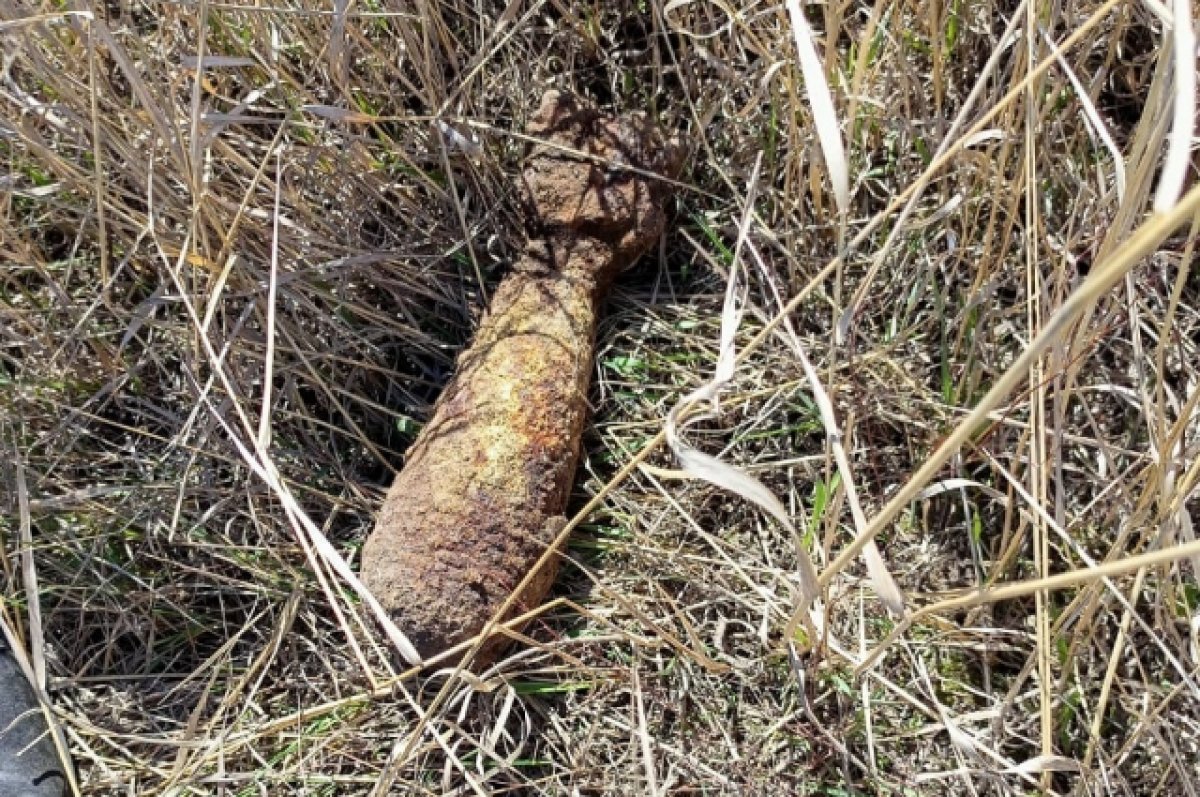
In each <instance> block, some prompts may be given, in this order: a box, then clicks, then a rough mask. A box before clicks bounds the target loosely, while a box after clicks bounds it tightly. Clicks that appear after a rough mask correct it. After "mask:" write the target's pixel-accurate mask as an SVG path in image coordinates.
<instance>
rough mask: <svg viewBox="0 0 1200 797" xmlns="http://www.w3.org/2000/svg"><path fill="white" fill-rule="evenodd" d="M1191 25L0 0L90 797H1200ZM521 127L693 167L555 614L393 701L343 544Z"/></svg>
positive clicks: (61, 717)
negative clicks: (633, 136)
mask: <svg viewBox="0 0 1200 797" xmlns="http://www.w3.org/2000/svg"><path fill="white" fill-rule="evenodd" d="M1192 13H1193V11H1192V9H1191V4H1190V3H1189V2H1183V0H1172V2H1169V3H1168V2H1160V0H1109V1H1108V2H1104V3H1100V2H1095V1H1094V0H1081V1H1080V2H1061V3H1057V4H1031V3H1028V2H1005V3H987V2H967V1H966V0H961V1H960V0H954V1H953V2H945V3H942V2H927V1H926V0H912V2H907V3H894V2H883V1H882V0H880V1H879V2H826V3H821V4H818V3H807V4H804V5H801V4H800V3H799V2H796V0H787V2H784V3H782V4H779V3H741V4H731V3H723V2H714V3H702V2H680V1H678V0H675V1H673V2H665V1H664V0H648V1H647V2H624V1H621V2H613V3H593V4H581V3H563V2H559V1H558V0H529V2H511V3H486V2H479V3H463V2H459V1H458V0H446V2H443V3H440V4H431V3H405V2H399V0H383V1H382V2H377V1H376V0H370V1H369V2H360V3H348V2H335V3H325V4H319V3H313V2H308V0H299V1H293V0H287V2H283V3H275V4H265V5H264V4H251V3H247V2H211V1H209V0H199V1H198V2H192V0H180V1H178V2H174V1H172V2H155V3H150V2H131V1H130V0H113V2H109V3H104V4H94V5H87V4H84V3H82V2H79V1H78V0H68V1H67V2H62V3H36V2H30V1H29V0H20V1H19V2H18V1H16V0H0V163H2V164H3V167H2V168H0V263H2V265H0V447H3V450H4V453H3V456H2V457H0V487H2V489H0V551H2V555H0V589H2V592H0V594H2V596H3V603H2V604H0V621H2V622H3V624H4V629H3V630H4V631H5V633H6V634H8V633H9V632H11V635H12V638H14V639H16V640H18V641H19V642H20V644H21V646H22V647H23V650H24V651H26V652H27V654H28V664H29V667H28V670H29V672H30V673H31V674H32V676H33V680H34V681H35V682H37V685H38V686H39V687H44V693H45V694H46V695H47V696H48V697H49V700H50V703H51V705H52V706H53V711H52V714H51V716H52V717H53V719H54V721H55V728H54V730H55V732H56V733H60V734H61V737H60V738H61V739H62V741H63V742H64V743H65V745H66V747H68V748H69V750H70V753H71V755H72V757H73V760H74V763H75V766H76V768H77V776H78V789H79V791H80V793H84V794H89V795H106V794H112V795H117V794H121V795H127V794H139V795H208V794H213V795H217V794H221V795H247V796H248V795H256V794H264V793H265V794H328V795H334V794H338V795H341V794H374V795H384V794H427V795H442V794H464V795H467V794H506V793H511V794H546V795H558V794H581V795H585V794H586V795H601V794H611V795H624V794H653V795H675V794H679V795H684V794H714V795H715V794H780V793H786V794H824V795H851V794H853V795H859V794H864V795H865V794H920V795H925V794H975V793H978V794H1027V793H1037V792H1045V793H1054V794H1079V795H1084V794H1137V795H1152V794H1163V795H1177V794H1189V793H1193V792H1195V791H1197V790H1200V783H1198V782H1197V780H1198V779H1197V775H1196V773H1197V772H1198V771H1200V586H1198V584H1197V565H1198V564H1200V543H1197V541H1196V539H1195V535H1194V526H1195V524H1196V521H1197V517H1196V515H1197V498H1196V492H1197V485H1198V483H1200V428H1198V427H1200V423H1198V421H1197V418H1198V413H1197V404H1198V403H1200V369H1198V367H1197V363H1200V356H1198V353H1197V347H1198V345H1200V343H1198V341H1200V277H1197V275H1196V274H1194V273H1193V272H1192V271H1191V267H1192V265H1193V256H1194V247H1195V241H1196V238H1197V235H1198V234H1200V216H1197V212H1198V209H1200V188H1197V187H1196V181H1195V166H1194V163H1193V156H1192V153H1191V143H1192V136H1193V133H1194V131H1193V129H1192V127H1193V123H1194V120H1195V110H1196V109H1195V94H1196V81H1195V58H1194V57H1193V54H1194V53H1195V52H1196V40H1195V37H1194V35H1193V25H1192V20H1191V16H1192ZM550 89H557V90H561V91H565V92H571V93H572V94H575V95H578V96H580V97H583V98H585V99H586V101H587V102H588V103H589V104H590V105H592V106H594V107H596V108H599V109H601V110H602V111H603V112H604V113H605V114H612V115H614V116H615V115H620V114H624V113H627V112H630V111H639V112H643V113H644V114H645V118H646V119H647V120H648V123H649V122H652V123H654V124H655V125H656V126H657V127H658V128H659V129H662V130H670V131H672V133H678V135H679V136H680V139H681V140H682V142H683V143H684V145H685V146H686V147H687V149H688V151H689V157H688V159H687V163H686V166H685V168H684V171H683V172H682V173H681V174H680V175H679V177H678V178H677V183H676V184H675V185H674V188H673V192H674V197H675V198H674V200H673V204H672V205H671V206H669V210H668V212H669V214H670V215H671V222H670V223H669V224H668V225H667V232H666V234H665V235H664V236H663V238H662V239H661V242H659V243H658V244H657V245H652V246H651V247H650V250H649V252H648V253H647V254H646V255H645V256H643V257H642V259H641V261H640V262H639V264H638V265H637V266H635V267H634V268H632V269H630V270H629V271H628V272H626V273H625V274H623V275H622V276H621V279H620V280H617V282H616V284H615V285H614V286H613V289H612V293H611V294H610V295H609V298H608V302H607V305H606V307H607V309H606V310H605V313H604V315H603V318H602V320H600V321H599V323H598V325H597V327H596V337H595V344H594V352H595V360H594V363H593V365H592V366H591V368H590V371H589V372H588V376H590V379H588V378H585V376H584V375H582V374H580V373H579V372H578V371H574V372H573V373H574V376H573V378H574V379H576V380H578V381H577V384H583V383H584V382H588V381H590V383H591V385H590V388H589V390H588V393H587V397H586V399H587V408H586V409H587V414H588V415H589V416H590V418H591V419H592V421H591V422H590V423H588V424H587V425H586V427H585V430H584V433H583V438H582V442H581V444H580V454H579V457H580V458H579V461H578V465H577V467H576V468H575V477H574V480H573V481H572V482H571V486H570V490H571V492H570V494H569V496H563V498H565V500H566V501H567V510H566V517H567V523H566V524H565V526H564V527H563V528H562V529H561V530H560V531H559V533H558V536H557V538H556V540H557V541H558V542H559V543H561V545H562V547H561V549H560V559H561V567H560V571H559V573H558V577H557V579H556V580H555V582H554V584H553V586H552V588H551V592H550V593H549V595H548V596H547V598H546V600H545V601H542V602H540V604H539V605H534V602H532V601H526V602H525V604H524V605H522V606H518V605H517V601H515V600H514V601H512V602H511V603H510V604H509V605H510V606H514V607H517V608H516V611H517V612H518V616H516V617H514V618H508V616H507V615H506V614H503V613H500V612H498V611H497V610H496V609H495V608H494V603H495V599H496V598H497V597H499V596H504V597H503V598H502V599H501V600H502V602H503V601H507V600H508V597H509V595H508V593H507V592H506V590H508V589H509V588H510V587H511V586H515V585H508V584H499V583H496V584H489V585H488V587H487V591H488V595H489V597H488V599H487V601H486V603H487V605H488V606H489V607H493V608H492V609H488V610H489V611H492V616H491V617H489V618H488V621H487V622H488V624H489V625H492V626H494V625H497V624H499V625H503V626H504V628H505V633H507V635H508V636H509V637H517V638H519V640H520V644H516V645H512V646H509V647H508V648H506V650H505V651H504V653H503V654H502V655H499V656H496V657H494V660H491V661H484V660H482V659H479V660H476V659H475V658H474V654H477V653H478V652H479V651H478V650H476V649H477V648H478V647H479V645H478V643H479V641H480V640H479V638H478V637H477V636H475V637H472V636H470V634H471V633H473V632H472V631H470V630H467V631H466V638H465V639H461V640H459V638H458V637H455V638H454V639H448V640H447V641H448V642H454V641H458V644H456V645H453V646H452V647H451V648H450V649H449V650H448V651H446V652H444V653H443V654H441V656H440V657H435V658H433V659H432V660H431V661H430V662H428V664H429V666H427V667H424V668H421V669H417V668H412V669H410V670H403V669H402V668H401V667H400V666H399V665H398V664H397V661H398V658H397V656H396V654H397V652H398V650H397V648H398V647H399V646H401V644H402V642H403V639H402V637H403V635H404V629H403V628H401V627H400V625H396V626H394V627H392V628H389V627H388V626H387V625H384V624H381V623H380V618H381V616H386V612H380V611H378V609H379V606H378V604H373V603H372V601H373V597H374V596H372V593H370V592H369V591H368V590H365V589H363V586H362V584H361V583H359V581H358V577H357V574H358V573H359V572H361V571H362V568H363V566H364V561H363V555H364V551H363V544H364V540H365V539H366V538H367V537H368V534H369V532H370V531H371V529H372V526H373V520H374V517H375V514H376V513H377V512H378V511H379V509H380V507H381V506H382V505H383V502H384V498H385V494H386V491H387V488H388V485H390V484H391V483H392V482H393V480H394V479H395V478H396V474H397V473H398V472H400V471H401V468H402V466H403V465H404V464H405V462H406V458H408V457H410V456H413V457H415V456H417V455H418V453H419V450H420V449H419V447H418V448H414V446H413V444H414V441H415V440H417V439H419V438H420V437H421V435H422V430H423V429H424V428H426V426H427V425H428V424H429V423H430V422H431V421H433V422H434V423H436V422H437V417H438V416H437V413H436V411H435V402H436V401H437V398H438V396H439V395H441V393H442V392H443V391H444V389H445V388H446V387H447V385H448V384H449V383H450V381H451V377H452V373H453V370H454V367H455V363H456V360H457V358H458V357H459V356H460V355H461V354H462V353H463V352H464V351H465V350H466V349H467V347H468V345H469V341H471V340H472V339H473V337H474V336H475V334H476V333H477V331H479V330H480V329H484V330H486V328H487V324H488V321H487V320H486V316H485V314H484V311H485V308H486V307H488V305H489V302H491V301H493V300H495V299H496V298H500V297H502V296H503V292H504V290H505V289H504V288H503V285H504V277H505V275H507V274H511V273H513V272H514V267H515V266H516V265H519V264H520V263H521V262H522V255H523V253H525V251H526V242H527V236H526V229H525V227H524V220H525V219H526V218H528V216H527V213H526V209H525V208H524V207H523V205H524V204H525V198H524V197H523V196H522V192H521V191H520V190H519V189H518V188H516V187H515V186H516V185H517V180H515V179H514V178H516V177H518V176H519V175H520V173H521V170H522V166H523V164H525V163H526V160H525V158H526V157H527V154H528V152H529V149H530V147H531V146H533V147H536V146H537V144H538V141H537V139H538V138H539V134H538V133H536V132H534V134H533V135H532V136H527V135H526V134H525V133H524V132H522V131H525V130H527V129H529V124H530V122H531V121H533V117H534V115H535V113H536V111H537V108H538V98H539V97H540V96H542V94H543V92H544V91H546V90H550ZM534 130H535V131H536V128H534ZM541 137H543V138H544V136H541ZM518 270H519V269H518ZM573 367H578V364H577V363H576V364H574V365H573ZM571 406H572V408H571V409H570V411H569V412H580V411H581V410H580V406H581V405H574V404H573V405H571ZM567 414H569V413H567ZM572 417H573V416H572ZM558 420H560V421H566V420H568V419H566V418H560V419H558ZM564 483H565V482H564ZM440 487H441V485H439V484H437V483H432V484H430V485H429V486H428V490H429V491H430V492H431V493H432V492H433V491H434V490H436V489H440ZM556 489H558V488H556ZM562 490H563V491H565V490H566V488H565V487H563V488H562ZM368 572H369V569H368ZM368 580H370V579H368ZM379 597H382V596H379ZM423 609H425V610H431V609H433V607H432V606H430V607H423ZM397 617H400V615H399V614H398V615H397ZM402 623H403V620H401V624H402ZM6 638H7V637H6ZM472 651H474V653H472ZM485 658H486V657H485ZM472 661H475V663H476V664H478V665H482V666H476V667H475V668H474V669H472V668H471V667H470V666H468V665H470V664H471V662H472ZM0 730H2V729H0Z"/></svg>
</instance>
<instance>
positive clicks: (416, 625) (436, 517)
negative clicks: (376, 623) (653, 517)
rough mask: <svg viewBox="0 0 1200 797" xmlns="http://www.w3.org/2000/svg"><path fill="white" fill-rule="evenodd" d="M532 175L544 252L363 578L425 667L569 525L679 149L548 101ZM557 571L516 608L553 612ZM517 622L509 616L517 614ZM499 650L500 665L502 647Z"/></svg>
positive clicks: (407, 474)
mask: <svg viewBox="0 0 1200 797" xmlns="http://www.w3.org/2000/svg"><path fill="white" fill-rule="evenodd" d="M528 132H529V134H530V135H531V136H534V137H536V138H538V139H539V140H540V141H541V142H542V143H540V144H538V145H536V146H535V148H534V151H533V152H532V153H531V154H530V157H529V159H528V160H527V163H526V166H525V168H524V170H523V172H522V177H521V179H522V185H521V191H522V197H523V199H524V204H525V206H526V211H527V212H526V224H527V232H528V241H527V244H526V246H525V250H524V252H523V254H522V256H521V258H520V260H519V261H518V262H517V263H516V264H515V265H514V267H513V269H512V271H511V273H510V274H509V275H508V276H507V277H505V279H504V280H503V281H502V282H501V284H500V286H499V288H498V289H497V291H496V294H495V296H494V297H493V299H492V304H491V307H490V310H489V313H488V315H487V317H486V318H485V319H484V320H483V322H482V324H481V325H480V327H479V330H478V332H477V333H476V336H475V340H474V342H473V343H472V345H471V346H470V348H469V349H467V350H466V351H465V352H464V353H463V354H462V355H461V357H460V358H459V361H458V366H457V369H456V371H455V376H454V377H453V379H452V380H451V382H450V384H449V385H448V386H447V387H446V389H445V391H444V393H443V394H442V397H441V399H440V400H439V401H438V403H437V406H436V407H435V409H434V413H433V418H432V419H431V420H430V421H429V423H428V424H427V425H426V426H425V427H424V429H422V431H421V434H420V435H419V436H418V438H417V440H416V442H415V443H414V444H413V446H412V449H411V451H410V453H409V457H408V461H407V463H406V465H405V467H404V469H403V471H401V473H400V474H399V476H397V478H396V481H395V483H394V484H393V485H392V488H391V490H390V491H389V493H388V496H387V499H386V500H385V502H384V505H383V508H382V509H381V510H380V513H379V517H378V520H377V523H376V526H375V530H374V532H373V533H372V534H371V536H370V537H369V538H368V539H367V542H366V545H365V547H364V548H363V566H362V575H363V580H364V581H365V582H366V584H367V585H368V586H369V587H370V588H371V590H372V592H373V593H374V594H375V596H376V597H377V598H378V599H379V601H380V602H381V603H382V604H383V606H384V607H385V608H386V609H387V610H388V612H389V613H390V614H391V616H392V617H393V618H394V619H395V620H396V622H397V624H398V625H399V626H400V628H401V629H402V630H403V631H404V632H405V633H406V634H408V635H409V638H410V639H411V640H412V641H413V643H414V644H415V645H416V647H417V649H418V650H419V651H420V653H421V655H422V656H426V657H428V656H430V655H433V654H436V653H438V652H440V651H442V650H445V649H446V648H448V647H450V646H452V645H454V644H456V643H458V642H460V641H462V640H464V639H468V638H470V637H472V636H474V635H475V634H477V633H479V632H480V631H481V630H482V629H483V627H484V625H485V624H486V623H487V621H488V619H490V618H491V616H492V615H493V614H494V613H495V612H496V611H498V610H499V608H500V607H501V605H502V604H503V603H504V601H505V600H506V599H507V598H508V596H509V595H510V593H511V592H512V590H513V589H514V588H515V587H516V586H517V584H518V582H520V580H521V579H522V578H523V577H524V576H525V575H526V573H527V572H528V571H529V569H530V568H531V567H532V566H533V564H534V563H535V562H536V561H537V560H538V559H539V557H541V555H542V554H543V552H544V551H545V550H546V546H547V545H548V544H549V543H550V542H551V541H552V540H553V539H554V537H555V534H556V531H557V529H559V528H561V523H562V514H563V511H564V509H565V507H566V503H567V498H568V496H569V494H570V491H571V483H572V479H573V477H574V472H575V463H576V460H577V459H578V456H579V438H580V434H581V432H582V430H583V425H584V421H585V420H586V414H587V391H588V383H589V380H590V377H591V371H592V354H593V347H594V340H593V339H594V336H595V331H596V319H597V311H598V306H599V303H600V302H601V301H602V299H603V297H604V294H605V293H606V292H607V289H608V287H609V285H611V283H612V281H613V279H614V278H615V277H616V275H617V274H618V273H619V272H620V271H621V270H622V269H624V268H625V267H626V266H628V265H629V264H630V263H632V262H633V260H635V259H636V258H637V257H638V256H639V255H641V254H642V252H644V251H645V250H646V248H647V247H649V246H650V244H652V243H653V242H654V241H655V240H656V239H657V238H658V236H659V235H660V234H661V233H662V229H663V224H664V215H663V210H662V203H663V200H664V199H665V197H666V194H667V192H668V188H669V185H668V183H666V182H664V181H662V180H658V179H654V177H653V176H652V173H653V174H671V173H674V171H675V170H676V169H677V166H678V163H679V154H678V149H677V148H676V147H675V146H673V145H672V144H671V143H670V142H667V141H665V140H664V139H663V137H662V136H661V135H660V134H659V133H658V132H657V131H656V130H655V129H654V128H653V126H652V125H651V124H650V123H649V122H648V120H647V119H646V118H645V117H644V116H642V115H640V114H639V115H630V116H626V117H622V118H620V119H613V118H610V117H606V116H603V115H601V114H600V113H598V112H597V111H595V110H594V109H591V108H589V107H586V106H584V105H582V104H581V103H579V102H578V101H577V100H575V99H574V98H572V97H570V96H568V95H563V94H559V93H557V92H550V93H548V94H547V95H546V96H545V97H544V98H543V100H542V103H541V106H540V107H539V109H538V111H537V113H536V114H535V115H534V117H533V119H532V120H531V122H530V125H529V128H528ZM554 575H555V574H554V568H549V567H548V568H544V569H543V570H542V572H540V573H539V574H538V575H537V577H536V578H535V579H534V580H533V581H532V583H531V584H530V585H529V586H528V588H527V589H526V590H525V591H524V593H523V594H522V595H520V596H519V599H518V601H517V602H516V606H515V610H516V611H517V612H520V611H522V610H526V609H529V608H532V607H534V606H536V605H537V604H539V603H540V602H541V601H542V600H543V599H544V598H545V595H546V593H547V591H548V590H549V588H550V585H551V583H552V582H553V580H554ZM502 619H504V618H502ZM502 641H503V640H502V639H495V640H493V641H492V643H491V644H490V645H488V646H487V647H486V648H485V649H484V650H483V651H481V654H480V655H481V657H483V658H485V659H486V658H487V657H488V656H489V654H491V653H494V652H495V650H496V648H497V647H498V646H499V645H500V644H502Z"/></svg>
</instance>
